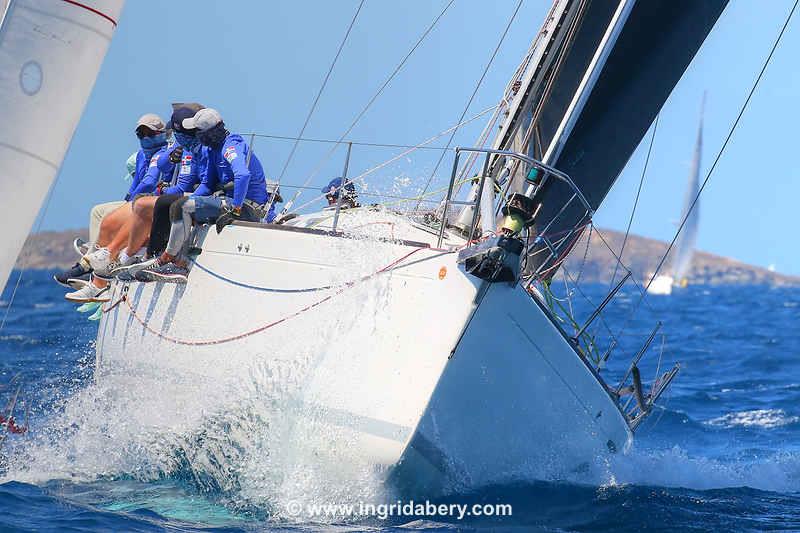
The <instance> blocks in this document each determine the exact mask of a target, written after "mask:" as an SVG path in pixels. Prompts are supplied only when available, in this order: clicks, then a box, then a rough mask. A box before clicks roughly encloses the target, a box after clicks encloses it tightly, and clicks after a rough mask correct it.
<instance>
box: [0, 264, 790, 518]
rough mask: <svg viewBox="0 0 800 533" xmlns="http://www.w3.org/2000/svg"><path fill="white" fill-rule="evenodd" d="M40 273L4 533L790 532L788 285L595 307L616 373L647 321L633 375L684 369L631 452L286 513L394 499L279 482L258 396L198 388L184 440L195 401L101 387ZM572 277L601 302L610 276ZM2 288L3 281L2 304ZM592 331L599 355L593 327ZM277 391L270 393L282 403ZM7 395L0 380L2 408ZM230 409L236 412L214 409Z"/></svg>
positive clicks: (5, 487) (7, 365)
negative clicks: (433, 495) (178, 426)
mask: <svg viewBox="0 0 800 533" xmlns="http://www.w3.org/2000/svg"><path fill="white" fill-rule="evenodd" d="M15 276H16V274H14V275H13V276H12V282H13V280H14V279H15ZM49 277H50V274H48V273H46V272H27V273H25V276H24V278H23V281H22V283H21V284H20V287H19V290H18V292H17V294H16V297H15V300H14V304H13V306H12V307H11V308H10V310H9V312H8V319H7V321H6V324H5V327H4V329H3V330H2V331H0V383H8V382H9V380H11V378H12V377H14V376H16V375H19V378H18V381H19V382H20V383H22V385H23V387H22V393H21V395H20V396H21V398H22V399H23V400H24V401H23V402H22V403H20V406H19V407H18V409H17V412H18V416H19V418H20V419H21V418H24V417H25V412H26V411H27V414H28V423H29V427H30V430H29V432H28V433H27V434H25V435H10V436H8V438H7V439H6V441H5V443H4V444H3V447H2V449H0V475H1V476H2V477H0V530H3V531H6V530H37V531H41V530H58V531H61V530H86V531H109V530H131V531H160V530H178V531H188V530H213V531H259V530H283V531H325V530H331V529H333V530H337V531H353V530H362V529H370V530H378V531H383V530H402V531H405V530H409V529H411V530H413V529H425V530H434V531H437V530H442V531H449V530H459V531H460V530H469V529H484V528H490V529H497V528H507V529H515V530H520V529H524V530H538V531H639V530H643V529H647V530H665V531H666V530H669V531H687V530H696V531H733V530H742V531H745V530H752V531H763V530H772V529H776V530H800V340H799V339H798V336H797V334H796V332H797V324H798V319H800V290H798V289H791V288H766V287H689V288H688V289H686V290H681V291H676V293H675V294H674V295H673V296H671V297H654V298H650V299H648V302H649V303H648V305H644V306H642V307H641V308H640V309H639V312H638V313H637V314H636V315H634V316H633V318H629V317H630V312H631V309H632V308H633V306H634V305H635V303H636V298H637V293H636V292H635V291H634V290H633V289H623V291H622V292H621V293H620V294H619V295H618V296H617V298H616V299H615V300H614V302H613V304H612V305H611V306H609V308H608V309H607V312H605V313H604V319H605V320H606V321H607V322H608V324H609V325H610V326H611V329H612V331H615V332H618V331H619V329H620V328H622V327H623V325H624V326H625V327H624V333H623V335H622V336H621V338H620V340H621V344H620V346H619V347H618V348H617V349H616V350H615V352H614V353H613V354H612V357H611V360H610V364H609V368H608V369H607V370H606V371H604V373H605V375H606V376H607V377H608V379H609V381H610V382H614V378H615V377H616V378H618V377H619V375H620V373H621V372H622V371H624V368H625V365H626V363H627V361H628V358H629V357H630V355H631V354H633V353H635V351H636V350H637V349H638V347H639V346H640V345H641V343H642V342H643V341H644V339H645V338H646V337H647V335H648V333H649V331H650V329H651V328H652V327H653V325H654V324H655V322H656V321H657V320H662V321H663V323H664V327H663V330H664V332H665V333H666V337H665V339H663V340H662V338H661V337H660V336H659V337H657V338H656V341H655V342H654V343H653V347H652V349H651V351H650V352H649V354H648V355H647V356H646V358H645V360H644V362H643V364H642V369H643V376H645V377H648V378H651V377H652V376H653V375H655V372H656V369H657V368H660V369H661V371H663V370H664V369H665V368H666V367H667V366H668V365H669V364H671V362H673V361H680V363H681V365H682V366H681V372H680V374H679V375H678V378H677V379H676V380H675V382H674V383H673V386H672V387H671V388H670V389H669V390H668V392H667V393H666V394H665V396H664V398H663V399H662V401H661V402H660V406H659V408H658V409H657V410H656V411H655V412H654V413H653V414H652V415H651V417H650V418H649V419H648V420H647V421H646V422H645V423H644V424H643V425H642V426H641V427H640V428H639V429H638V431H637V435H636V441H635V445H634V448H633V449H632V450H631V451H630V453H628V454H627V455H617V456H616V457H614V458H613V460H612V461H609V462H605V463H603V464H602V465H601V468H592V469H590V470H591V471H590V472H588V473H583V474H581V475H576V477H575V478H573V479H553V480H549V481H537V480H533V479H527V478H526V476H525V473H524V472H517V473H514V472H511V473H508V475H507V481H506V482H503V483H501V484H497V485H494V486H489V487H480V488H476V489H471V490H469V491H461V490H459V489H458V488H457V487H453V488H452V490H451V491H450V492H449V494H447V495H445V496H441V497H439V498H438V499H436V500H435V501H434V502H433V503H435V504H451V503H453V504H460V505H470V506H471V505H473V504H493V503H503V504H509V505H511V506H512V509H513V512H512V515H511V516H504V517H501V518H498V517H477V516H466V517H464V518H461V519H459V518H458V517H446V516H441V515H437V516H433V517H431V516H417V517H409V516H388V517H382V516H379V515H377V514H375V513H373V514H369V515H360V516H359V515H357V513H356V516H341V515H338V516H334V517H331V516H327V517H326V516H314V517H311V516H306V515H304V514H302V513H301V514H300V515H292V513H287V512H286V509H284V508H282V505H284V504H285V498H284V496H286V494H285V493H292V495H295V494H296V493H298V491H299V492H302V494H303V495H304V496H305V500H304V501H307V500H308V499H309V498H311V499H312V500H313V499H314V498H317V499H320V500H324V499H326V498H329V499H334V500H335V499H339V500H346V499H347V496H348V494H350V495H353V496H354V497H355V498H361V497H363V495H364V494H368V495H369V498H370V501H371V502H372V504H375V505H380V504H388V503H391V502H392V501H393V500H392V497H391V496H390V495H389V494H388V493H386V492H384V491H383V490H382V488H381V487H379V486H378V487H367V488H365V487H364V484H367V485H368V484H369V483H370V480H369V478H368V476H367V478H366V479H361V480H360V486H358V487H354V486H349V485H348V484H340V485H337V486H333V485H332V484H331V483H330V482H329V481H327V480H329V479H330V478H328V477H325V476H319V475H316V474H317V472H311V471H294V472H293V474H292V478H293V480H294V482H293V483H292V484H289V483H288V482H287V479H286V476H285V472H281V471H280V470H281V469H282V468H285V467H286V465H285V464H283V463H281V462H280V461H278V460H277V459H276V458H275V457H272V459H271V460H268V458H270V454H271V453H272V451H271V449H270V445H271V444H274V443H271V441H270V439H269V435H270V433H272V432H275V431H277V428H276V425H277V424H279V423H280V422H281V421H280V420H277V421H276V420H272V419H269V417H268V416H266V415H265V414H264V413H265V412H266V411H268V406H266V407H265V406H262V405H255V404H254V405H248V406H246V409H245V407H243V406H242V405H238V404H237V405H235V406H232V405H228V403H226V401H225V398H222V397H220V398H217V397H210V398H205V403H203V404H202V405H203V408H204V409H206V408H209V407H210V406H211V404H217V409H215V410H213V412H211V411H209V414H208V415H205V414H204V413H199V414H198V413H192V415H193V416H190V417H188V418H189V419H190V420H192V421H196V420H200V421H203V422H202V423H201V424H200V426H201V427H199V428H194V429H193V431H190V432H188V436H187V433H186V432H185V431H182V432H181V434H176V432H175V431H172V430H171V429H170V428H173V427H175V425H170V424H167V423H165V422H164V421H165V420H170V419H171V417H174V416H175V414H174V413H170V411H171V410H178V411H179V410H180V409H187V407H186V406H187V405H189V406H191V405H192V404H191V403H188V404H181V405H180V406H179V405H177V404H176V403H175V402H176V401H177V400H176V401H172V400H171V398H170V396H169V387H168V381H167V382H166V383H167V386H164V387H161V388H159V387H158V385H159V384H163V383H164V377H163V376H155V377H153V376H149V377H146V378H145V377H141V378H139V377H136V376H134V377H131V381H129V382H128V383H127V385H128V387H127V388H124V390H123V389H122V388H118V389H114V388H113V387H103V386H101V384H99V383H97V382H95V380H94V368H93V365H94V346H93V338H94V335H95V332H96V323H93V322H89V321H87V320H86V316H85V315H82V314H79V313H76V311H75V306H74V305H71V304H69V303H67V302H65V301H64V300H63V291H62V290H61V289H60V288H59V287H58V286H57V285H55V284H54V283H52V281H50V280H49ZM583 289H584V291H585V293H586V296H587V297H588V298H589V299H590V300H593V301H599V300H601V299H602V297H603V296H604V291H605V290H606V289H607V287H602V286H599V285H594V286H591V285H590V286H586V287H584V288H583ZM9 299H10V290H8V289H7V290H6V292H5V293H4V295H3V296H2V307H0V316H1V315H2V314H4V313H5V312H6V310H7V309H8V301H9ZM573 305H575V306H576V309H577V310H578V312H579V314H580V313H586V312H588V310H589V309H590V306H589V304H588V303H587V302H585V301H582V298H579V297H577V296H576V298H575V302H574V303H573ZM596 332H597V335H598V341H597V343H598V346H599V347H600V349H601V350H602V349H603V348H604V347H605V345H606V344H605V343H606V338H605V334H604V333H603V327H602V324H600V323H599V322H598V325H597V328H596ZM660 359H661V360H660ZM659 363H660V366H659ZM137 379H142V380H144V379H148V380H150V381H147V383H148V384H150V385H152V386H153V387H155V390H149V391H148V389H147V387H141V388H139V387H140V385H141V383H137V381H136V380H137ZM272 379H273V380H278V381H279V380H280V379H281V376H280V375H277V376H272ZM274 392H275V391H274V390H273V391H270V394H265V396H264V398H265V402H272V401H275V396H274V394H272V393H274ZM279 392H280V391H278V393H279ZM12 393H13V390H12V389H11V388H8V387H7V388H5V389H0V405H3V404H4V403H5V401H7V400H8V399H9V398H10V397H11V395H12ZM234 409H238V410H239V411H237V412H238V413H239V414H238V415H237V417H238V418H235V419H234V418H232V417H226V416H225V412H226V410H234ZM242 413H244V414H242ZM185 414H186V413H181V416H183V415H185ZM194 415H198V416H194ZM186 424H190V422H186ZM183 429H185V427H184V428H183ZM253 449H257V450H259V453H258V454H257V457H256V456H255V455H254V454H253V453H252V450H253ZM273 455H275V454H273ZM347 466H348V465H344V467H347ZM254 470H258V471H259V476H258V478H257V479H255V478H254V476H253V475H252V472H253V471H254ZM298 478H299V479H300V481H297V479H298ZM419 496H420V497H419V498H418V500H419V501H422V500H423V499H424V497H423V495H419Z"/></svg>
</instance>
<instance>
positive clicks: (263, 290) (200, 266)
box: [192, 261, 336, 293]
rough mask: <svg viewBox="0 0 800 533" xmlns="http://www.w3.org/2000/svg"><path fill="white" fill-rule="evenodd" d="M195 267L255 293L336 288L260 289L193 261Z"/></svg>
mask: <svg viewBox="0 0 800 533" xmlns="http://www.w3.org/2000/svg"><path fill="white" fill-rule="evenodd" d="M192 263H194V265H195V266H196V267H197V268H199V269H200V270H202V271H203V272H205V273H206V274H208V275H210V276H212V277H215V278H217V279H218V280H221V281H224V282H226V283H230V284H231V285H235V286H237V287H242V288H244V289H252V290H254V291H262V292H278V293H300V292H319V291H325V290H328V289H334V288H336V287H335V286H334V285H325V286H323V287H311V288H308V289H275V288H272V287H259V286H258V285H250V284H249V283H242V282H241V281H236V280H233V279H230V278H227V277H225V276H223V275H222V274H217V273H216V272H214V271H212V270H210V269H208V268H207V267H204V266H203V265H201V264H200V263H198V262H197V261H192Z"/></svg>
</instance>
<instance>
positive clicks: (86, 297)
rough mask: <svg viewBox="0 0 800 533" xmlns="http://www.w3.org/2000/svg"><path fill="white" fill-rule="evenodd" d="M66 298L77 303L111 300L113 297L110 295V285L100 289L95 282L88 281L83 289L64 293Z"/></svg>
mask: <svg viewBox="0 0 800 533" xmlns="http://www.w3.org/2000/svg"><path fill="white" fill-rule="evenodd" d="M64 298H66V299H67V300H69V301H70V302H76V303H86V302H107V301H109V300H111V297H110V296H109V295H108V287H103V288H102V289H100V288H98V287H95V285H94V283H87V284H86V286H85V287H83V288H82V289H80V290H77V291H75V292H70V293H67V294H66V295H64Z"/></svg>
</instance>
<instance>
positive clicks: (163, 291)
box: [96, 0, 726, 494]
mask: <svg viewBox="0 0 800 533" xmlns="http://www.w3.org/2000/svg"><path fill="white" fill-rule="evenodd" d="M725 5H726V0H705V1H703V2H695V1H693V0H692V1H690V0H685V1H674V0H649V1H647V2H644V1H640V2H635V1H633V0H618V1H610V0H609V1H602V2H600V1H594V2H587V1H568V0H556V1H555V2H554V3H553V6H552V8H551V10H550V11H549V13H548V15H547V17H546V19H545V21H544V23H543V25H542V26H541V29H540V30H539V31H538V32H537V33H536V34H535V37H534V40H533V42H532V44H531V47H530V48H529V50H528V51H527V53H526V54H525V56H524V58H523V61H522V62H521V64H520V67H519V68H518V69H517V71H516V72H515V73H514V74H513V77H512V79H511V80H510V81H509V84H508V85H507V87H506V90H505V91H504V92H503V94H502V95H501V96H502V102H503V103H502V104H501V105H500V106H499V107H498V110H497V112H496V115H495V117H493V120H497V121H498V123H499V124H500V128H499V130H497V135H496V137H495V138H494V139H493V140H492V142H491V144H490V145H488V146H478V147H474V148H463V147H460V148H456V149H455V150H454V151H453V154H452V155H453V166H452V171H451V175H450V181H449V187H448V190H447V193H446V194H445V195H444V197H443V198H442V200H441V204H440V208H439V209H435V210H434V211H432V212H424V213H423V212H416V213H404V212H398V211H395V210H392V209H389V208H388V207H381V206H379V205H378V206H369V207H361V208H349V209H345V208H344V207H343V206H342V205H341V204H337V205H335V206H332V207H329V208H326V209H323V210H321V211H317V212H313V213H304V214H298V215H297V216H294V217H287V218H286V219H285V222H284V223H282V224H260V223H249V222H235V223H233V224H232V225H229V226H226V227H224V228H221V230H220V231H217V230H215V229H214V228H210V229H209V228H198V229H197V230H196V233H195V242H194V244H195V248H194V251H195V253H196V254H198V255H196V258H195V259H194V260H193V264H192V267H191V272H190V275H189V279H188V283H187V284H185V285H173V284H161V283H147V284H144V283H136V282H133V283H128V282H121V281H117V282H115V283H114V284H113V285H112V287H111V293H112V295H111V301H110V302H109V304H108V305H107V306H106V307H105V308H104V312H103V317H102V319H101V321H100V323H99V331H98V336H97V345H96V350H97V372H96V379H97V380H98V381H100V382H102V381H103V380H104V379H108V378H109V376H113V375H119V374H126V375H134V376H135V375H137V373H140V372H146V373H148V375H182V376H185V379H184V380H175V381H174V382H172V383H171V385H170V386H171V394H175V395H176V396H177V397H180V396H181V395H185V396H186V397H187V398H188V397H191V395H193V394H196V390H195V383H196V382H197V381H198V380H212V381H214V382H225V381H226V380H228V381H231V382H232V383H234V384H235V383H236V380H237V379H239V378H238V376H239V375H240V371H241V369H242V368H248V367H249V365H252V364H254V362H258V363H259V364H260V365H261V366H262V367H266V368H267V369H268V370H267V371H268V372H269V373H270V374H272V375H282V376H290V378H289V377H287V383H286V384H284V385H282V386H283V387H284V388H285V389H286V390H284V393H285V394H286V395H287V396H288V398H284V401H282V402H279V403H277V404H276V405H277V408H279V409H283V410H284V411H286V413H287V416H289V417H290V418H292V419H293V420H295V423H294V424H292V425H291V427H292V428H294V430H295V431H299V428H310V427H313V428H315V431H318V432H320V433H322V434H324V435H325V439H324V443H322V444H320V445H319V448H318V449H315V451H314V453H313V454H312V455H313V456H314V457H318V458H319V460H320V461H324V460H328V461H337V460H338V461H339V464H351V460H352V462H353V464H355V463H359V464H361V463H367V464H370V465H373V467H374V468H375V470H376V471H377V472H380V473H381V475H382V476H384V477H385V479H386V480H387V481H388V482H391V483H392V484H394V485H395V486H398V487H404V488H414V489H419V490H424V491H426V493H428V494H431V493H435V492H436V491H437V490H441V489H442V487H444V486H447V484H448V482H451V481H452V480H453V479H457V480H459V482H460V483H462V484H466V485H481V484H486V483H491V482H493V481H496V480H497V479H498V478H501V477H502V476H504V475H507V474H508V473H509V472H514V471H517V470H518V469H520V468H522V467H529V468H531V469H533V470H534V471H535V473H534V475H535V476H536V477H540V478H551V477H553V476H556V477H557V476H559V475H562V474H563V473H565V472H570V471H574V470H575V469H580V468H582V466H585V465H586V464H587V463H589V462H591V461H593V460H596V459H598V458H600V459H602V458H605V457H608V456H609V455H613V454H617V453H622V452H624V451H626V450H628V449H629V447H630V446H631V443H632V439H633V433H634V431H635V430H636V429H637V427H638V426H639V425H640V424H641V422H642V421H643V420H644V419H645V417H646V416H647V415H648V414H649V413H650V412H651V410H652V408H653V405H654V403H655V401H656V400H657V399H658V398H659V396H660V395H661V394H662V393H663V391H664V390H665V389H666V387H667V386H668V385H669V384H670V382H671V381H672V379H673V378H674V377H675V375H676V373H677V371H678V368H677V367H675V368H672V369H670V370H668V371H667V372H665V373H664V374H663V375H660V376H658V377H657V379H656V381H655V382H654V383H653V384H652V385H651V386H649V387H647V385H646V384H645V383H643V382H642V378H641V374H640V372H639V369H638V363H639V359H640V358H641V357H642V355H643V354H644V353H645V351H646V350H647V348H648V346H649V343H650V341H651V340H652V338H653V336H654V335H655V331H656V330H654V333H653V334H652V335H651V336H650V337H649V339H648V340H647V341H646V342H645V344H644V346H643V347H642V349H641V350H640V351H639V352H638V353H637V354H636V355H635V357H633V359H632V361H631V363H630V366H629V368H628V371H627V372H626V373H625V375H624V377H623V379H622V380H621V381H620V382H619V383H614V384H612V383H608V382H607V381H606V378H604V377H603V376H602V375H601V371H600V370H599V367H598V365H597V364H596V362H595V361H594V360H593V359H592V358H591V357H590V355H589V354H588V353H586V351H585V350H583V348H582V347H581V344H580V342H579V340H580V339H579V338H578V337H580V332H578V333H576V332H572V331H566V330H565V329H564V327H563V325H562V322H561V321H560V320H558V319H557V317H556V316H554V313H553V311H552V310H551V309H550V308H549V307H548V305H547V303H546V301H545V298H544V297H543V295H542V290H543V289H542V287H544V286H545V285H546V284H547V283H548V281H549V279H550V278H551V277H552V276H553V274H554V273H555V272H556V271H557V270H558V268H559V266H560V265H561V263H562V261H563V259H564V257H565V256H566V255H568V254H569V252H570V250H571V249H572V247H573V246H574V244H575V242H576V241H577V240H578V239H579V238H580V236H581V233H582V231H583V230H584V229H585V228H586V226H587V224H588V223H589V222H590V221H591V217H592V215H593V213H594V212H595V210H596V209H597V208H598V207H599V206H600V205H601V203H602V201H603V199H604V198H605V196H606V194H607V192H608V191H609V189H610V188H611V186H612V185H613V183H614V181H615V180H616V178H617V175H618V174H619V173H620V171H621V170H622V168H623V167H624V165H625V164H626V162H627V160H628V158H629V157H630V155H631V153H632V151H633V150H634V148H635V147H636V145H637V144H638V143H639V140H640V139H641V138H642V136H643V135H644V133H645V132H646V130H647V129H648V127H649V125H650V123H651V122H652V120H653V119H654V118H655V116H656V115H657V113H658V112H659V110H660V109H661V107H662V105H663V103H664V101H665V100H666V99H667V97H668V96H669V94H670V92H671V91H672V89H673V87H674V86H675V84H676V83H677V82H678V81H679V79H680V78H681V76H682V74H683V72H684V71H685V69H686V68H687V66H688V65H689V63H690V62H691V60H692V58H693V57H694V55H695V53H696V52H697V50H698V49H699V47H700V46H701V44H702V43H703V41H704V40H705V38H706V36H707V34H708V33H709V31H710V30H711V28H712V27H713V26H714V24H715V23H716V21H717V18H718V17H719V16H720V14H721V12H722V10H723V9H724V7H725ZM475 162H479V163H480V164H481V167H480V168H481V169H482V170H481V171H480V173H479V174H478V176H477V177H476V178H475V179H474V180H472V179H465V178H466V177H469V176H471V173H469V171H470V170H469V169H470V168H471V167H472V163H475ZM343 178H344V183H347V172H345V173H344V176H343ZM471 181H474V182H475V183H474V184H473V185H472V186H471V187H470V188H469V190H465V191H461V190H460V185H461V184H463V183H464V182H471ZM282 185H284V184H282ZM498 189H499V190H500V191H501V193H500V194H498V193H497V192H496V191H497V190H498ZM340 196H341V195H340ZM620 286H621V285H618V286H617V287H615V289H614V290H613V291H612V292H611V293H610V294H609V296H608V298H607V299H606V300H605V301H604V303H603V304H601V305H600V306H599V307H598V308H597V309H596V310H595V312H594V313H592V318H594V317H596V316H597V315H598V314H599V313H601V312H602V307H603V306H604V305H605V303H606V302H607V301H608V300H609V299H610V298H612V297H613V294H614V292H615V291H616V290H618V289H619V287H620ZM590 321H591V318H590ZM290 325H291V331H293V332H298V331H302V332H307V333H306V334H304V335H302V336H301V337H302V338H298V337H297V335H290V334H289V333H288V328H289V326H290ZM586 326H588V323H587V324H586V325H585V326H584V328H582V330H585V327H586ZM275 431H277V429H275ZM284 438H285V439H289V440H291V439H292V438H295V439H300V438H301V437H299V436H298V434H297V433H292V432H291V431H289V432H288V433H286V434H285V435H284ZM345 457H346V458H348V459H347V460H344V459H343V458H345Z"/></svg>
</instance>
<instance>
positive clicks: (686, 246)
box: [647, 95, 706, 295]
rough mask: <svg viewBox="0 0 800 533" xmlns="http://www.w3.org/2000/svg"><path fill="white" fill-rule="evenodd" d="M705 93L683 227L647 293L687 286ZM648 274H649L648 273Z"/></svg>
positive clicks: (697, 212)
mask: <svg viewBox="0 0 800 533" xmlns="http://www.w3.org/2000/svg"><path fill="white" fill-rule="evenodd" d="M705 100H706V99H705V95H703V103H702V105H701V107H700V124H699V126H698V127H697V141H696V142H695V145H694V156H693V157H692V166H691V170H690V171H689V182H688V183H687V185H686V193H685V195H684V199H683V210H682V212H681V218H680V219H681V220H685V221H686V222H685V223H684V226H683V229H682V230H681V232H680V234H679V235H678V239H677V241H676V242H675V255H674V256H673V258H672V265H671V267H670V269H669V270H668V271H667V272H666V273H664V274H659V275H657V276H656V277H655V278H654V279H653V281H652V283H650V286H649V287H648V288H647V292H649V293H650V294H660V295H668V294H672V288H673V286H677V287H681V288H683V287H686V286H687V285H688V275H689V269H690V268H691V267H692V257H693V256H694V248H695V244H696V243H697V232H698V230H699V226H700V205H699V197H698V191H699V189H700V160H701V157H702V153H703V110H704V109H705ZM651 277H652V276H651Z"/></svg>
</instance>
